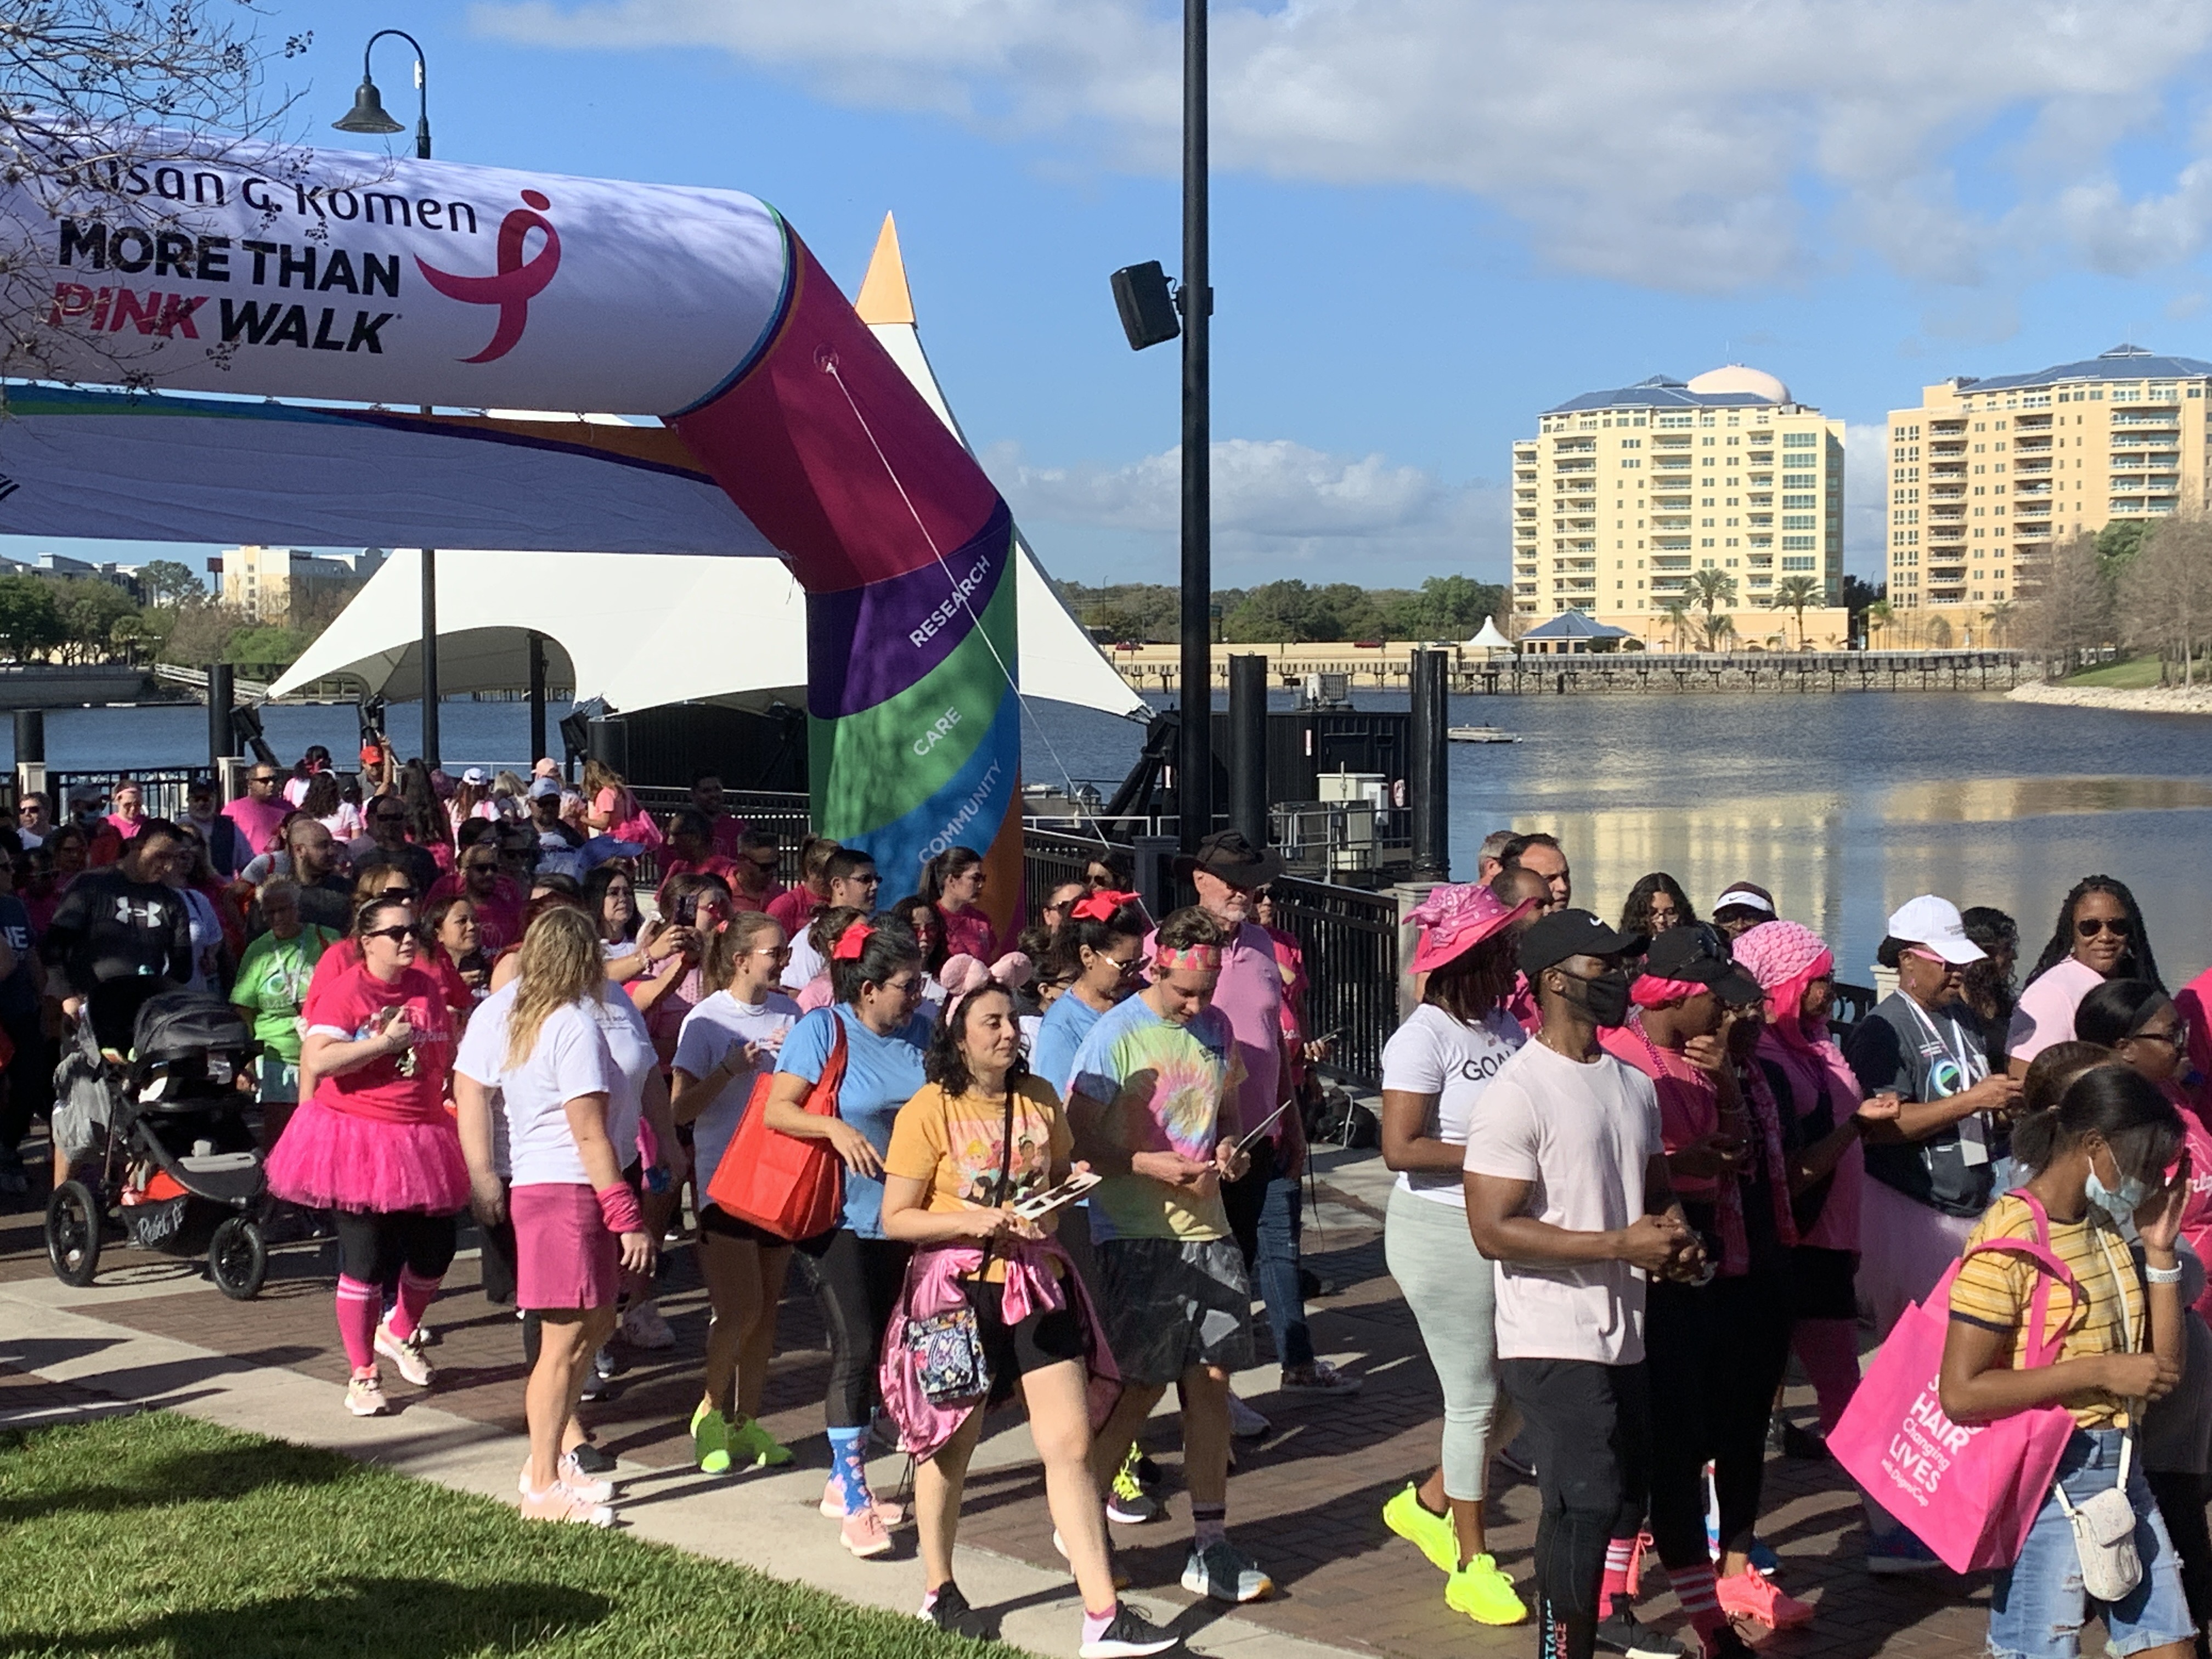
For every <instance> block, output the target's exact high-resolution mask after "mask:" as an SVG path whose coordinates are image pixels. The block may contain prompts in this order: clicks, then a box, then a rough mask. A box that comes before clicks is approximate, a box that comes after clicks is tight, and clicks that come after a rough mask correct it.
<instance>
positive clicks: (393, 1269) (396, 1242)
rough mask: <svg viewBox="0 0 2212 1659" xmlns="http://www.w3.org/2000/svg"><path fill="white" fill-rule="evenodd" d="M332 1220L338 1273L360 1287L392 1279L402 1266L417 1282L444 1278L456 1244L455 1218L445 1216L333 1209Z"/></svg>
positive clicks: (457, 1237) (406, 1212)
mask: <svg viewBox="0 0 2212 1659" xmlns="http://www.w3.org/2000/svg"><path fill="white" fill-rule="evenodd" d="M331 1225H332V1226H333V1227H334V1228H335V1229H336V1231H337V1236H338V1271H339V1272H340V1273H343V1274H344V1275H345V1276H346V1277H347V1278H348V1279H357V1280H359V1281H360V1282H361V1283H362V1284H363V1285H382V1284H384V1283H386V1281H388V1280H391V1279H397V1278H398V1276H399V1270H400V1269H401V1268H402V1267H404V1268H406V1269H407V1270H408V1271H409V1272H410V1273H413V1274H414V1275H415V1277H416V1278H417V1279H443V1278H444V1277H445V1276H446V1269H447V1268H448V1267H452V1266H453V1250H454V1247H455V1246H456V1244H457V1243H459V1234H460V1227H459V1218H458V1217H455V1216H450V1215H424V1214H422V1212H419V1211H415V1210H404V1211H401V1212H398V1213H396V1214H392V1215H380V1214H378V1213H377V1212H374V1211H373V1210H333V1211H332V1212H331Z"/></svg>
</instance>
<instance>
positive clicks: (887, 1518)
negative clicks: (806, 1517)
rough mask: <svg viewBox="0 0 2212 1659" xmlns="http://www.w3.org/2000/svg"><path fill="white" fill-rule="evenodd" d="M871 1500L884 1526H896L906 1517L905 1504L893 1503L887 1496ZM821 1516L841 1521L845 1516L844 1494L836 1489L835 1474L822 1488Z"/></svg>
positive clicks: (827, 1519) (824, 1518)
mask: <svg viewBox="0 0 2212 1659" xmlns="http://www.w3.org/2000/svg"><path fill="white" fill-rule="evenodd" d="M872 1502H873V1503H874V1504H875V1506H876V1513H877V1514H878V1516H882V1517H883V1522H884V1525H885V1526H887V1527H896V1525H898V1523H899V1522H902V1521H903V1520H905V1519H906V1505H905V1504H894V1503H892V1502H891V1501H890V1499H889V1498H875V1499H873V1500H872ZM822 1517H823V1520H825V1521H842V1520H843V1519H844V1518H845V1498H844V1494H843V1493H842V1492H839V1491H838V1490H837V1479H836V1476H835V1475H832V1476H831V1477H830V1478H829V1480H828V1481H827V1482H826V1483H825V1484H824V1485H823V1488H822Z"/></svg>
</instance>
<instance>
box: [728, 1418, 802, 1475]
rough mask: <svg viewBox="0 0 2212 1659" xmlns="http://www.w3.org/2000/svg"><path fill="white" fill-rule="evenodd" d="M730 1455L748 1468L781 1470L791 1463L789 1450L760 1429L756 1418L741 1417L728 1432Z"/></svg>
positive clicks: (764, 1430) (758, 1420) (767, 1432)
mask: <svg viewBox="0 0 2212 1659" xmlns="http://www.w3.org/2000/svg"><path fill="white" fill-rule="evenodd" d="M730 1452H731V1455H732V1457H734V1458H735V1459H736V1461H737V1462H739V1463H742V1464H744V1465H745V1466H746V1467H748V1468H756V1469H773V1468H781V1467H782V1466H783V1465H784V1464H786V1463H788V1462H791V1448H790V1447H788V1446H786V1445H782V1444H780V1443H778V1442H777V1441H776V1439H775V1437H774V1436H773V1435H771V1434H769V1431H767V1430H766V1429H764V1428H763V1427H761V1425H760V1419H758V1418H757V1417H741V1418H739V1419H738V1421H737V1423H736V1425H734V1426H733V1427H732V1429H731V1430H730Z"/></svg>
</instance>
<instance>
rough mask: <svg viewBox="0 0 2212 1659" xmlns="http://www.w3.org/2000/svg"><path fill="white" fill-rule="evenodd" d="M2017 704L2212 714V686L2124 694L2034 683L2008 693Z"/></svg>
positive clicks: (2115, 690) (2108, 688)
mask: <svg viewBox="0 0 2212 1659" xmlns="http://www.w3.org/2000/svg"><path fill="white" fill-rule="evenodd" d="M2005 696H2007V697H2008V698H2010V699H2011V700H2012V701H2013V702H2042V703H2051V704H2053V705H2056V706H2057V707H2060V708H2114V709H2118V710H2121V711H2122V712H2124V713H2127V714H2212V685H2202V684H2200V685H2196V686H2191V687H2188V688H2186V689H2185V688H2184V687H2181V686H2179V685H2158V686H2145V687H2143V688H2142V690H2118V688H2116V687H2112V686H2103V685H2053V684H2050V683H2049V682H2048V681H2045V680H2031V681H2030V682H2029V683H2028V684H2026V685H2015V687H2013V689H2012V690H2009V691H2008V692H2006V693H2005Z"/></svg>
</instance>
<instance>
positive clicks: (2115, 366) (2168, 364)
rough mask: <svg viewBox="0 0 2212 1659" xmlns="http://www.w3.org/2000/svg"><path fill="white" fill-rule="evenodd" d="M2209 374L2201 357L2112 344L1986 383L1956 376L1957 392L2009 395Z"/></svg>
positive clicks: (2197, 377)
mask: <svg viewBox="0 0 2212 1659" xmlns="http://www.w3.org/2000/svg"><path fill="white" fill-rule="evenodd" d="M2208 375H2212V363H2208V362H2205V361H2204V360H2203V358H2201V357H2161V356H2159V355H2158V354H2157V353H2155V352H2151V351H2146V350H2144V349H2142V347H2141V346H2138V345H2126V344H2121V345H2116V346H2114V347H2113V348H2112V349H2111V350H2110V351H2107V352H2104V353H2102V354H2100V356H2094V357H2085V358H2083V359H2082V360H2081V362H2078V363H2060V364H2059V365H2058V366H2057V368H2045V369H2039V370H2038V371H2037V372H2036V373H2034V374H1997V375H1992V376H1991V377H1990V379H1988V380H1973V379H1971V378H1969V377H1968V376H1966V375H1960V377H1959V389H1960V391H1961V392H2013V391H2016V390H2018V389H2020V388H2021V387H2023V386H2056V385H2057V384H2058V383H2059V382H2060V381H2061V380H2201V379H2203V378H2204V377H2206V376H2208Z"/></svg>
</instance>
